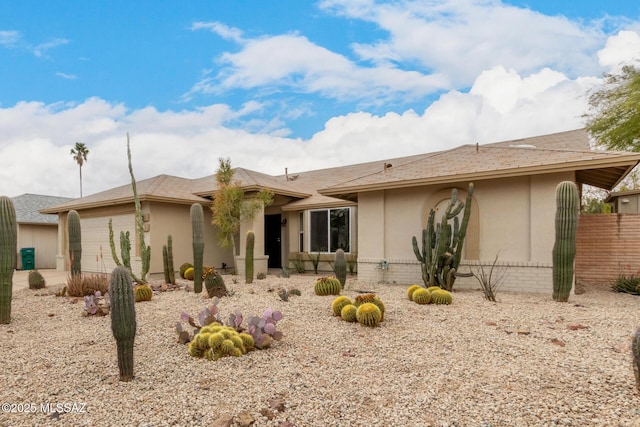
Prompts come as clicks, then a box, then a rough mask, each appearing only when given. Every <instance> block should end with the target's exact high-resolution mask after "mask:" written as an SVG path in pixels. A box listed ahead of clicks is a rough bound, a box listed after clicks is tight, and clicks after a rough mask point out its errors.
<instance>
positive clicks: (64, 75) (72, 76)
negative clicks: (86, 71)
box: [56, 71, 78, 80]
mask: <svg viewBox="0 0 640 427" xmlns="http://www.w3.org/2000/svg"><path fill="white" fill-rule="evenodd" d="M56 76H58V77H61V78H63V79H65V80H75V79H77V78H78V76H76V75H75V74H67V73H63V72H61V71H58V72H57V73H56Z"/></svg>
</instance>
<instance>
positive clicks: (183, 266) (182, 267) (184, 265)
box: [180, 262, 193, 279]
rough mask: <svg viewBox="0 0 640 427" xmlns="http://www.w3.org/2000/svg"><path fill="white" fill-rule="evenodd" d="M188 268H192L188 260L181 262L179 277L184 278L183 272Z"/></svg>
mask: <svg viewBox="0 0 640 427" xmlns="http://www.w3.org/2000/svg"><path fill="white" fill-rule="evenodd" d="M189 268H193V264H191V263H190V262H185V263H184V264H182V265H181V266H180V277H181V278H183V279H186V277H184V273H185V271H187V270H188V269H189Z"/></svg>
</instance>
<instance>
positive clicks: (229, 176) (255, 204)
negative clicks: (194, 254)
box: [211, 158, 273, 256]
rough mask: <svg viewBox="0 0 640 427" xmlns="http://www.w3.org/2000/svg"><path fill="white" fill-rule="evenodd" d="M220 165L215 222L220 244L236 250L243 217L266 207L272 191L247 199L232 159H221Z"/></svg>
mask: <svg viewBox="0 0 640 427" xmlns="http://www.w3.org/2000/svg"><path fill="white" fill-rule="evenodd" d="M218 161H219V166H218V171H217V172H216V181H217V183H218V189H217V190H216V191H215V193H214V194H213V205H212V206H211V210H212V211H213V221H212V223H213V225H215V226H216V227H217V228H218V241H219V244H220V246H222V247H228V246H231V247H232V248H233V255H234V256H235V255H236V254H237V252H236V240H235V235H236V234H238V232H239V231H240V223H241V222H242V221H243V220H252V219H253V218H254V217H255V216H256V215H257V213H258V212H259V211H260V210H261V209H262V208H263V207H264V206H269V205H270V204H271V203H273V192H271V191H269V190H260V191H259V192H257V193H256V194H255V195H254V197H251V198H248V199H246V200H245V192H244V190H243V189H242V187H241V186H240V182H239V181H237V180H235V181H234V179H233V175H234V170H233V169H232V168H231V160H229V159H228V158H227V159H224V158H220V159H218Z"/></svg>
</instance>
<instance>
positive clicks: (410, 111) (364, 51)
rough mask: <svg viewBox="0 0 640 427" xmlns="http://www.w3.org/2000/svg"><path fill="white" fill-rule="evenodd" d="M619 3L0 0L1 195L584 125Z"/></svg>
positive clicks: (631, 9)
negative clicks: (78, 155) (82, 148)
mask: <svg viewBox="0 0 640 427" xmlns="http://www.w3.org/2000/svg"><path fill="white" fill-rule="evenodd" d="M639 60H640V3H638V2H633V1H622V0H613V1H608V2H603V1H594V0H583V1H575V0H573V1H564V0H557V1H554V0H548V1H543V0H531V1H520V0H510V1H499V0H449V1H447V0H394V1H375V0H321V1H301V0H240V1H238V0H236V1H231V0H199V1H189V2H182V1H170V0H157V1H150V0H137V1H133V2H132V1H130V0H127V1H121V0H114V1H109V2H106V1H99V0H96V1H91V2H87V1H84V0H64V1H63V0H52V1H47V2H43V1H39V0H22V1H19V2H17V1H8V0H0V195H7V196H10V197H13V196H17V195H20V194H24V193H31V194H46V195H52V196H66V197H74V198H75V197H79V196H80V177H79V172H80V168H79V166H78V164H77V163H76V162H75V160H74V159H73V157H72V155H71V154H70V150H71V148H72V147H73V146H74V145H75V143H76V142H82V143H84V144H85V145H86V146H87V148H88V149H89V154H88V158H87V161H86V163H84V165H83V167H82V191H83V194H84V195H85V196H86V195H89V194H93V193H97V192H100V191H104V190H107V189H109V188H112V187H115V186H119V185H126V184H129V183H130V177H129V172H128V167H127V152H126V144H127V134H129V136H130V144H131V153H132V164H133V170H134V174H135V177H136V179H137V180H138V181H140V180H142V179H146V178H151V177H153V176H156V175H160V174H167V175H174V176H179V177H184V178H200V177H203V176H207V175H211V174H214V173H215V171H216V169H217V167H218V159H219V158H229V159H230V160H231V164H232V166H234V167H243V168H248V169H252V170H256V171H259V172H264V173H269V174H274V175H281V174H284V171H285V168H288V171H289V173H296V172H301V171H306V170H311V169H321V168H327V167H335V166H341V165H346V164H353V163H361V162H368V161H378V160H386V159H391V158H394V157H400V156H407V155H413V154H419V153H425V152H431V151H439V150H445V149H449V148H454V147H457V146H460V145H463V144H475V143H480V144H485V143H490V142H498V141H504V140H510V139H517V138H524V137H529V136H536V135H543V134H549V133H554V132H561V131H566V130H572V129H577V128H581V127H583V126H584V122H585V117H584V115H585V114H586V113H588V112H589V105H588V95H589V93H591V91H593V90H594V89H595V88H597V87H598V85H600V84H601V83H602V77H603V75H604V74H605V73H611V72H616V70H618V69H619V67H620V66H621V65H622V64H635V63H636V61H639Z"/></svg>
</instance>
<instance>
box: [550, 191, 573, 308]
mask: <svg viewBox="0 0 640 427" xmlns="http://www.w3.org/2000/svg"><path fill="white" fill-rule="evenodd" d="M579 214H580V197H579V196H578V187H577V186H576V184H574V183H573V182H571V181H563V182H561V183H560V184H558V186H557V187H556V241H555V243H554V245H553V300H554V301H559V302H567V301H568V300H569V294H570V293H571V287H572V286H573V263H574V260H575V257H576V230H577V228H578V217H579Z"/></svg>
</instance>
